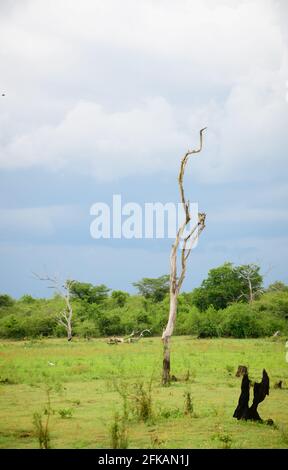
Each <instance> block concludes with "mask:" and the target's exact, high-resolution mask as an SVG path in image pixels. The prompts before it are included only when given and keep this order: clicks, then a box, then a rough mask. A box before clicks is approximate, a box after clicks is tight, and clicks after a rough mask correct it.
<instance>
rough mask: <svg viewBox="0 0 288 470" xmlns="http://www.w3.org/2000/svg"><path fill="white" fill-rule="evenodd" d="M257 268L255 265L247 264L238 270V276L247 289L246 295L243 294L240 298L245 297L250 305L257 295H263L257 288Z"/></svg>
mask: <svg viewBox="0 0 288 470" xmlns="http://www.w3.org/2000/svg"><path fill="white" fill-rule="evenodd" d="M258 271H259V268H258V266H257V265H256V264H247V265H244V266H241V267H240V269H238V271H237V273H238V276H239V277H240V278H241V279H243V281H244V283H245V284H246V285H247V287H248V294H245V293H244V292H243V293H242V294H241V296H240V298H241V297H246V298H247V300H248V302H249V303H250V304H252V302H253V301H254V300H255V298H256V297H257V296H258V295H259V294H263V292H264V290H263V289H262V288H261V287H260V286H259V273H258Z"/></svg>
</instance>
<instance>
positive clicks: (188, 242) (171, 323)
mask: <svg viewBox="0 0 288 470" xmlns="http://www.w3.org/2000/svg"><path fill="white" fill-rule="evenodd" d="M205 129H206V127H205V128H203V129H201V130H200V146H199V148H198V149H195V150H188V151H187V152H186V154H185V155H184V157H183V158H182V160H181V165H180V172H179V175H178V185H179V191H180V197H181V202H182V205H183V209H184V214H185V216H184V222H183V223H182V225H180V227H179V229H178V231H177V235H176V239H175V242H174V244H173V245H172V249H171V254H170V308H169V317H168V322H167V325H166V328H165V330H164V331H163V334H162V341H163V371H162V384H163V385H167V384H168V383H169V382H170V339H171V336H172V334H173V330H174V327H175V322H176V315H177V300H178V295H179V292H180V289H181V287H182V284H183V281H184V279H185V274H186V265H187V259H188V257H189V255H190V253H191V250H192V248H193V245H194V243H195V241H196V240H197V239H198V237H199V235H200V234H201V232H202V231H203V230H204V228H205V218H206V214H204V213H199V214H198V223H197V224H196V225H195V226H194V227H192V229H191V230H190V229H189V230H188V235H187V236H185V237H184V238H183V234H184V231H185V229H187V228H188V225H189V223H190V221H191V219H192V217H191V214H190V203H189V200H188V201H186V198H185V193H184V187H183V179H184V174H185V169H186V165H187V162H188V160H189V157H190V156H191V155H194V154H197V153H200V152H201V150H202V143H203V132H204V131H205ZM182 239H183V245H182V252H181V272H180V276H179V277H178V276H177V252H178V248H179V245H180V242H181V241H182Z"/></svg>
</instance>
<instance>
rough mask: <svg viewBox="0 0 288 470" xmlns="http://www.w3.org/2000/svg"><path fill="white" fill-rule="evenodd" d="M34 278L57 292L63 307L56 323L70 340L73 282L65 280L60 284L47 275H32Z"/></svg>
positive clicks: (58, 280) (54, 278) (55, 277)
mask: <svg viewBox="0 0 288 470" xmlns="http://www.w3.org/2000/svg"><path fill="white" fill-rule="evenodd" d="M33 274H34V276H35V277H36V278H37V279H39V280H40V281H45V282H48V283H49V285H48V288H49V289H53V290H54V291H55V292H57V294H58V295H60V296H61V297H62V299H63V300H64V302H65V307H64V309H63V310H61V311H60V312H59V313H58V315H57V317H56V320H57V323H58V324H59V325H62V326H64V328H65V330H66V332H67V340H68V341H71V340H72V318H73V308H72V304H71V286H72V284H73V282H74V281H70V280H66V281H64V283H63V282H61V280H60V279H59V278H58V277H57V276H54V277H50V276H48V275H45V276H39V274H36V273H33Z"/></svg>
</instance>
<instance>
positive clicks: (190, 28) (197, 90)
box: [0, 0, 288, 182]
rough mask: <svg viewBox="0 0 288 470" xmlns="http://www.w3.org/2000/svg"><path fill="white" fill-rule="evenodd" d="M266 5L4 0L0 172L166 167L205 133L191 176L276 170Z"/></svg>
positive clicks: (110, 172) (277, 140)
mask: <svg viewBox="0 0 288 470" xmlns="http://www.w3.org/2000/svg"><path fill="white" fill-rule="evenodd" d="M275 5H277V3H275V2H273V1H272V0H264V1H263V0H252V1H247V0H239V1H227V0H217V2H215V1H211V0H205V1H203V0H201V1H200V0H194V1H192V0H185V1H184V0H183V1H182V2H176V0H165V1H164V0H153V1H152V0H147V1H145V2H135V1H133V0H123V1H122V2H118V1H116V0H107V1H105V2H102V1H100V0H99V1H95V0H94V1H92V0H86V1H85V2H82V4H81V5H80V6H79V2H78V1H76V0H69V1H68V0H60V1H59V0H57V1H56V0H50V1H49V2H41V1H36V0H30V1H27V2H25V3H24V6H23V3H22V4H21V2H14V8H13V5H12V7H11V8H10V10H9V9H8V10H7V9H6V10H4V11H6V14H4V15H3V17H2V20H0V22H1V29H0V31H1V32H0V43H1V44H2V47H1V51H0V67H1V71H0V72H1V86H2V87H4V89H5V91H6V96H5V98H3V99H1V101H0V126H1V134H0V168H2V169H17V168H27V167H34V166H40V167H43V168H48V169H50V170H51V169H56V170H57V169H58V168H70V169H72V170H74V171H76V172H83V173H87V174H91V173H92V174H93V175H95V177H96V178H97V179H99V180H105V179H106V180H107V179H117V178H119V177H124V176H127V175H136V174H140V173H153V172H155V171H172V170H173V171H175V168H176V167H177V165H178V161H179V158H180V156H181V155H182V153H183V152H184V151H185V150H186V149H187V148H188V147H191V146H193V145H194V144H195V145H197V140H198V135H197V132H198V129H199V128H200V127H202V126H203V125H208V127H209V129H208V131H207V137H206V139H205V150H204V152H203V154H202V155H201V158H199V159H197V160H195V162H194V163H193V171H194V174H195V175H196V176H197V178H199V179H200V180H202V181H203V180H205V181H208V182H211V181H212V182H219V181H227V180H229V181H231V180H243V179H245V180H247V179H255V178H256V179H257V178H258V179H265V178H266V179H267V178H268V177H270V176H273V175H275V174H277V172H279V171H280V173H282V170H281V169H282V168H283V166H284V165H285V164H286V163H285V161H284V158H285V155H284V151H283V149H284V148H287V143H288V142H287V140H288V137H287V117H288V103H287V102H286V101H285V93H286V89H285V83H286V80H287V77H288V73H287V72H288V68H287V62H286V57H287V43H286V42H285V37H284V36H285V35H284V34H283V29H284V30H285V28H284V27H283V24H282V26H280V21H282V20H281V19H279V9H277V7H275ZM282 6H283V5H282ZM280 11H281V10H280ZM281 28H282V29H281Z"/></svg>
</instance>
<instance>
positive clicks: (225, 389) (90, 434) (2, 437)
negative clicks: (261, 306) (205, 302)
mask: <svg viewBox="0 0 288 470" xmlns="http://www.w3.org/2000/svg"><path fill="white" fill-rule="evenodd" d="M285 353H286V350H285V342H284V340H278V341H273V340H271V339H249V340H246V339H243V340H236V339H234V340H233V339H213V340H210V339H207V340H203V339H201V340H200V339H194V338H191V337H175V338H173V339H172V356H171V358H172V373H173V374H174V375H175V376H176V377H177V379H178V380H177V382H173V383H172V384H171V386H170V387H166V388H163V387H162V386H161V363H162V344H161V340H160V338H146V339H143V340H141V341H140V342H139V343H136V344H122V345H117V346H115V345H113V346H111V345H108V344H106V342H105V340H103V339H99V340H96V339H95V340H90V341H84V340H77V339H74V341H73V342H71V343H67V342H66V341H65V340H62V339H59V340H58V339H51V340H41V341H40V340H39V341H35V340H34V341H19V342H12V341H2V342H1V343H0V380H1V384H0V447H1V448H37V447H38V439H37V435H36V432H35V428H34V425H33V414H34V413H35V412H42V413H43V410H45V407H47V388H48V387H49V388H50V389H51V392H50V398H51V409H52V414H51V417H50V422H49V430H50V438H51V442H50V444H51V447H52V448H110V447H111V432H110V429H111V425H112V423H113V419H114V416H115V413H119V414H121V413H122V409H123V399H122V398H121V396H120V394H119V390H123V391H124V393H125V394H126V395H127V400H128V418H127V420H126V421H127V431H128V442H129V448H153V447H154V448H223V447H226V448H229V447H231V448H288V388H286V387H288V380H287V379H288V363H287V362H286V360H285ZM49 363H50V364H49ZM51 363H52V364H53V365H51ZM239 364H242V365H247V366H248V367H249V375H250V378H251V379H252V380H257V381H259V380H261V376H262V369H263V368H264V367H265V368H266V370H267V372H268V374H269V376H270V382H271V390H270V395H269V396H268V397H266V399H265V401H264V402H263V403H261V404H260V406H259V409H258V410H259V413H260V416H261V417H262V418H263V419H264V420H266V419H269V418H271V419H273V421H274V423H275V425H274V426H268V425H265V424H258V423H254V422H242V421H241V422H238V421H237V420H235V419H234V418H233V417H232V415H233V412H234V409H235V407H236V405H237V402H238V398H239V393H240V384H241V379H240V378H237V377H235V372H236V370H237V367H238V365H239ZM188 370H189V371H190V372H189V377H188V378H187V371H188ZM151 380H152V416H151V418H150V419H148V421H147V422H143V421H139V420H138V419H137V416H136V415H135V413H133V409H134V405H133V403H134V402H135V400H134V398H133V396H134V395H135V384H137V383H138V384H139V383H141V382H143V386H144V388H145V387H146V388H147V387H148V384H149V383H150V381H151ZM278 380H284V382H285V386H286V387H285V388H284V389H282V390H280V389H274V388H273V385H274V383H275V382H276V381H278ZM187 392H190V393H191V397H192V402H193V413H192V414H191V415H190V414H188V415H185V414H184V402H185V393H187ZM251 392H252V390H251ZM252 395H253V393H251V398H252ZM43 416H44V419H46V417H45V414H44V415H43Z"/></svg>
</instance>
